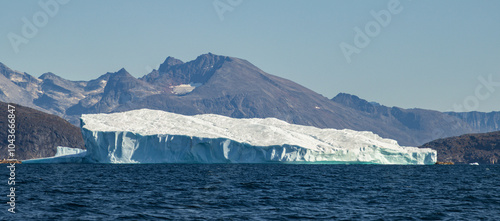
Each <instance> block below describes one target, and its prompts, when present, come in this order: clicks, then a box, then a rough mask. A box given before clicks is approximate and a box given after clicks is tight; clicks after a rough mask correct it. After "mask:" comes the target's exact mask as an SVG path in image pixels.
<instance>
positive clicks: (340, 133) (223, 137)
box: [81, 109, 436, 164]
mask: <svg viewBox="0 0 500 221" xmlns="http://www.w3.org/2000/svg"><path fill="white" fill-rule="evenodd" d="M81 125H82V127H81V129H82V134H83V137H84V140H85V145H86V147H87V153H86V156H85V159H84V161H86V162H98V163H270V162H289V163H292V162H297V163H372V164H434V163H435V162H436V151H434V150H431V149H419V148H415V147H401V146H399V145H398V144H397V142H396V141H394V140H390V139H383V138H381V137H379V136H378V135H376V134H373V133H371V132H358V131H353V130H335V129H319V128H315V127H311V126H301V125H294V124H289V123H286V122H284V121H281V120H278V119H274V118H266V119H260V118H252V119H235V118H229V117H225V116H220V115H214V114H203V115H195V116H185V115H180V114H174V113H169V112H164V111H157V110H148V109H142V110H134V111H128V112H122V113H113V114H92V115H83V116H82V118H81Z"/></svg>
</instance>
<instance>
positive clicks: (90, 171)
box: [0, 164, 500, 220]
mask: <svg viewBox="0 0 500 221" xmlns="http://www.w3.org/2000/svg"><path fill="white" fill-rule="evenodd" d="M3 165H5V164H3ZM1 171H4V172H1ZM0 173H2V174H3V175H2V177H4V178H3V179H4V180H5V182H4V181H2V182H1V183H2V184H1V185H0V187H1V191H2V195H3V196H4V197H3V198H4V201H7V200H8V198H7V197H6V195H7V194H9V192H8V191H9V190H8V186H7V179H8V171H7V169H6V168H4V169H2V170H0ZM16 180H17V182H16V186H15V187H16V197H17V199H16V214H11V213H10V212H8V211H7V209H8V208H9V206H8V205H4V206H3V209H2V210H1V212H0V215H1V219H2V220H161V219H170V220H312V219H323V220H500V166H498V165H497V166H494V165H480V166H469V165H454V166H446V165H432V166H381V165H293V164H149V165H147V164H141V165H116V164H114V165H113V164H39V165H34V164H32V165H27V164H26V165H17V168H16Z"/></svg>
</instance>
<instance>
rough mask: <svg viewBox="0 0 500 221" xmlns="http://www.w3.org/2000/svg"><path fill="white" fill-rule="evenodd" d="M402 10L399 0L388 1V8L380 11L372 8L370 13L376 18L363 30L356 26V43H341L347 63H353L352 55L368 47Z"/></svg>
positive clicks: (354, 41)
mask: <svg viewBox="0 0 500 221" xmlns="http://www.w3.org/2000/svg"><path fill="white" fill-rule="evenodd" d="M401 11H403V6H401V3H400V2H399V0H390V1H389V2H388V3H387V10H384V9H382V10H380V11H378V12H376V11H374V10H371V11H370V14H371V15H372V17H373V19H374V20H372V21H369V22H367V23H366V24H365V27H364V30H361V28H359V27H357V26H356V27H354V32H355V35H354V40H353V43H354V45H352V44H348V43H345V42H342V43H340V45H339V46H340V50H342V53H343V54H344V57H345V59H346V60H347V63H351V56H352V55H353V54H354V53H356V54H359V53H361V49H363V48H366V47H367V46H368V45H369V44H370V42H371V40H372V38H375V37H377V36H378V35H380V32H381V31H382V28H383V27H384V28H385V27H387V26H389V24H390V23H391V21H392V16H393V15H397V14H399V13H401Z"/></svg>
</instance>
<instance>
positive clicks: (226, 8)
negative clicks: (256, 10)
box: [212, 0, 243, 21]
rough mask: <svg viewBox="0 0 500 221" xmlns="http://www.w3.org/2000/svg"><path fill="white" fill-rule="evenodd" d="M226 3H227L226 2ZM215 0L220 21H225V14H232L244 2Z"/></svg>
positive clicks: (214, 3)
mask: <svg viewBox="0 0 500 221" xmlns="http://www.w3.org/2000/svg"><path fill="white" fill-rule="evenodd" d="M224 1H225V2H224ZM224 1H222V0H214V1H213V3H212V4H213V5H214V9H215V12H217V15H218V16H219V19H220V21H224V13H226V12H232V11H233V10H234V8H235V7H236V6H238V5H240V4H241V3H242V2H243V0H224Z"/></svg>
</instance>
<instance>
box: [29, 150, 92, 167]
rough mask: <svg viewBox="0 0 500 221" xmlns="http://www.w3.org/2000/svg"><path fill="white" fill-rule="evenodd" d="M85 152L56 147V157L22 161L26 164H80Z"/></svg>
mask: <svg viewBox="0 0 500 221" xmlns="http://www.w3.org/2000/svg"><path fill="white" fill-rule="evenodd" d="M86 153H87V150H83V149H78V148H71V147H61V146H58V147H57V151H56V155H55V156H53V157H46V158H38V159H31V160H23V164H26V163H82V161H83V158H84V157H85V155H86Z"/></svg>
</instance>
